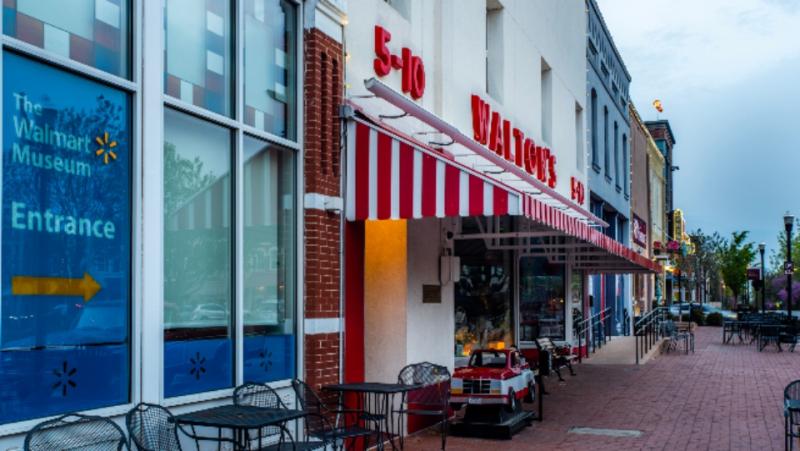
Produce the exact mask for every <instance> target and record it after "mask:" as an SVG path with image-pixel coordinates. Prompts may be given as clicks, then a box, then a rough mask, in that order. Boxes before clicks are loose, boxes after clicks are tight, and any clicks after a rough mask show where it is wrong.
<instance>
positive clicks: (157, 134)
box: [134, 1, 164, 402]
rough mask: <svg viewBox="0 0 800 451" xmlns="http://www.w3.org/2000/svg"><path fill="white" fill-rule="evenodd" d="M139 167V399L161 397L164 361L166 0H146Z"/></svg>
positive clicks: (141, 53)
mask: <svg viewBox="0 0 800 451" xmlns="http://www.w3.org/2000/svg"><path fill="white" fill-rule="evenodd" d="M140 4H141V5H142V6H141V7H142V8H143V14H142V16H141V17H142V27H141V30H142V33H141V36H142V45H141V49H142V51H141V52H140V54H139V55H138V58H139V59H140V60H141V61H142V65H141V67H142V78H141V79H142V108H141V117H140V119H141V124H142V133H141V140H142V146H141V149H142V152H141V154H142V155H141V156H142V158H141V159H140V161H141V164H142V171H141V175H142V178H141V182H140V183H141V185H142V197H141V203H142V208H141V217H140V218H137V220H140V221H141V224H142V226H141V231H142V233H141V247H140V248H138V249H136V250H135V251H134V252H140V253H141V258H139V259H138V262H139V265H138V267H137V268H136V270H138V271H140V272H141V279H140V280H141V286H140V289H139V293H141V296H140V299H137V300H136V302H137V304H136V305H138V306H139V308H140V309H141V312H142V319H143V320H142V322H141V328H140V330H139V331H138V333H139V334H140V337H141V344H142V353H141V398H142V400H143V401H146V402H161V401H162V396H163V385H164V382H163V379H164V378H163V373H164V371H163V366H164V340H163V337H164V327H163V324H164V289H163V287H164V248H163V238H164V222H163V217H164V184H163V180H164V167H163V162H164V155H163V149H164V115H163V114H162V111H163V103H162V93H163V92H164V86H163V79H164V50H163V46H164V10H163V7H162V2H158V1H142V2H141V3H140Z"/></svg>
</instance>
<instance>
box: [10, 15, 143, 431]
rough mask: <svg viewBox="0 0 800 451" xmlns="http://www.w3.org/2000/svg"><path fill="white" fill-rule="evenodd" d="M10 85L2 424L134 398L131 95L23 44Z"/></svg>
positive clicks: (14, 57)
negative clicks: (28, 53)
mask: <svg viewBox="0 0 800 451" xmlns="http://www.w3.org/2000/svg"><path fill="white" fill-rule="evenodd" d="M20 4H22V3H20ZM6 5H8V2H6ZM3 83H4V86H3V89H4V90H3V119H2V121H3V125H2V129H3V170H2V181H3V182H2V183H3V186H2V208H3V221H2V227H3V229H2V234H3V241H2V261H3V269H2V303H0V424H3V423H10V422H15V421H20V420H25V419H31V418H37V417H43V416H48V415H55V414H59V413H64V412H69V411H75V410H86V409H93V408H98V407H105V406H112V405H119V404H124V403H127V402H128V401H129V400H130V397H129V393H130V326H129V324H130V316H129V313H130V286H131V283H130V271H131V162H132V158H131V145H130V143H131V141H130V139H131V136H130V98H129V97H128V95H127V94H126V93H124V92H121V91H118V90H116V89H113V88H110V87H108V86H105V85H101V84H98V83H94V82H91V81H89V80H86V79H84V78H82V77H79V76H76V75H73V74H71V73H66V72H63V71H60V70H58V69H55V68H53V67H50V66H47V65H44V64H40V63H38V62H34V61H32V60H30V59H27V58H25V57H22V56H19V55H16V54H13V53H5V54H3Z"/></svg>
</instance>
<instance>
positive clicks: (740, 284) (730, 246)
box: [717, 231, 756, 302]
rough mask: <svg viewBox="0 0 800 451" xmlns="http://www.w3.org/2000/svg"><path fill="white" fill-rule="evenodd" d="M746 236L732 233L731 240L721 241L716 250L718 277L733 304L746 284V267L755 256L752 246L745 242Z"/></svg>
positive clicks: (744, 232)
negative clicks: (727, 290)
mask: <svg viewBox="0 0 800 451" xmlns="http://www.w3.org/2000/svg"><path fill="white" fill-rule="evenodd" d="M748 235H749V232H747V231H742V232H733V233H732V234H731V238H730V239H723V240H722V241H721V242H720V244H719V247H718V249H717V253H718V256H719V270H720V275H721V276H722V280H723V282H725V285H726V286H727V287H728V289H729V290H730V291H731V293H732V294H733V298H734V301H735V302H738V300H739V294H740V293H741V292H742V291H743V290H744V288H745V284H746V283H747V267H748V266H749V265H750V263H751V262H752V261H753V259H754V258H755V256H756V251H755V246H754V244H753V243H752V242H750V241H747V236H748Z"/></svg>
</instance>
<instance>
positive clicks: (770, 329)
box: [761, 324, 781, 337]
mask: <svg viewBox="0 0 800 451" xmlns="http://www.w3.org/2000/svg"><path fill="white" fill-rule="evenodd" d="M780 333H781V328H780V326H776V325H774V324H765V325H763V326H761V335H762V336H763V337H777V336H778V335H780Z"/></svg>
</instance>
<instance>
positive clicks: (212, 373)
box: [164, 338, 233, 398]
mask: <svg viewBox="0 0 800 451" xmlns="http://www.w3.org/2000/svg"><path fill="white" fill-rule="evenodd" d="M232 351H233V348H232V342H231V340H230V339H227V338H220V339H210V340H187V341H168V342H166V343H165V344H164V396H165V397H167V398H170V397H173V396H182V395H189V394H193V393H202V392H207V391H211V390H219V389H222V388H228V387H231V386H233V373H232V372H231V368H232V362H233V357H232V356H233V353H232Z"/></svg>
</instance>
